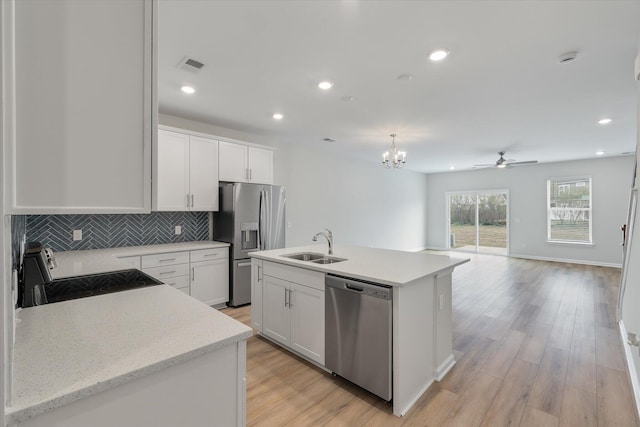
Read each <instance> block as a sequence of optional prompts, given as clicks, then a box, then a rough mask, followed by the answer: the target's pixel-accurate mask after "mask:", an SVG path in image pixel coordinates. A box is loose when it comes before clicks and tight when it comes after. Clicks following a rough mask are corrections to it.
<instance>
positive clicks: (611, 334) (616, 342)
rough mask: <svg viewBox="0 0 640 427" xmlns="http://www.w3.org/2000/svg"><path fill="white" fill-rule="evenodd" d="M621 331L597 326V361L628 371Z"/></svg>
mask: <svg viewBox="0 0 640 427" xmlns="http://www.w3.org/2000/svg"><path fill="white" fill-rule="evenodd" d="M623 354H624V353H623V349H622V343H621V337H620V332H619V330H618V329H617V327H616V328H615V329H610V328H605V327H603V326H599V327H597V328H596V363H597V364H598V365H599V366H604V367H606V368H610V369H616V370H618V371H622V372H624V371H626V369H627V365H626V363H625V361H624V357H623Z"/></svg>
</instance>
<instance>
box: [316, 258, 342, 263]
mask: <svg viewBox="0 0 640 427" xmlns="http://www.w3.org/2000/svg"><path fill="white" fill-rule="evenodd" d="M342 261H346V259H345V258H334V257H324V258H319V259H314V260H312V261H311V262H313V263H315V264H335V263H336V262H342Z"/></svg>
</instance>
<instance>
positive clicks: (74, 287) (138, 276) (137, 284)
mask: <svg viewBox="0 0 640 427" xmlns="http://www.w3.org/2000/svg"><path fill="white" fill-rule="evenodd" d="M161 284H162V282H161V281H159V280H156V279H154V278H153V277H151V276H149V275H148V274H145V273H143V272H142V271H140V270H136V269H131V270H122V271H113V272H109V273H100V274H91V275H87V276H77V277H67V278H64V279H56V280H53V281H51V282H49V283H47V284H46V285H45V286H44V289H45V293H46V295H47V303H48V304H51V303H54V302H61V301H67V300H70V299H78V298H85V297H92V296H95V295H103V294H110V293H113V292H120V291H126V290H129V289H136V288H143V287H146V286H155V285H161Z"/></svg>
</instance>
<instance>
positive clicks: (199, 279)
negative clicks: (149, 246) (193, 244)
mask: <svg viewBox="0 0 640 427" xmlns="http://www.w3.org/2000/svg"><path fill="white" fill-rule="evenodd" d="M121 259H122V260H125V261H127V262H131V264H132V266H133V268H140V269H142V271H143V272H145V273H147V274H148V275H150V276H151V277H154V278H156V279H158V280H160V281H161V282H163V283H165V284H167V285H171V286H173V287H174V288H176V289H178V290H180V291H182V292H184V293H185V294H187V295H191V296H192V297H194V298H195V299H197V300H200V301H202V302H204V303H205V304H207V305H222V304H224V303H226V302H227V301H229V248H228V247H222V248H216V249H198V250H193V251H180V252H166V253H160V254H150V255H142V256H136V257H122V258H121Z"/></svg>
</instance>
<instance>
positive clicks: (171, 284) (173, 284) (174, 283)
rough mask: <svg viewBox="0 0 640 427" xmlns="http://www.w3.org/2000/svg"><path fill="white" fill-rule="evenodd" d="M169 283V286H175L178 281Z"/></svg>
mask: <svg viewBox="0 0 640 427" xmlns="http://www.w3.org/2000/svg"><path fill="white" fill-rule="evenodd" d="M167 285H169V286H175V285H176V282H173V283H167Z"/></svg>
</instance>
